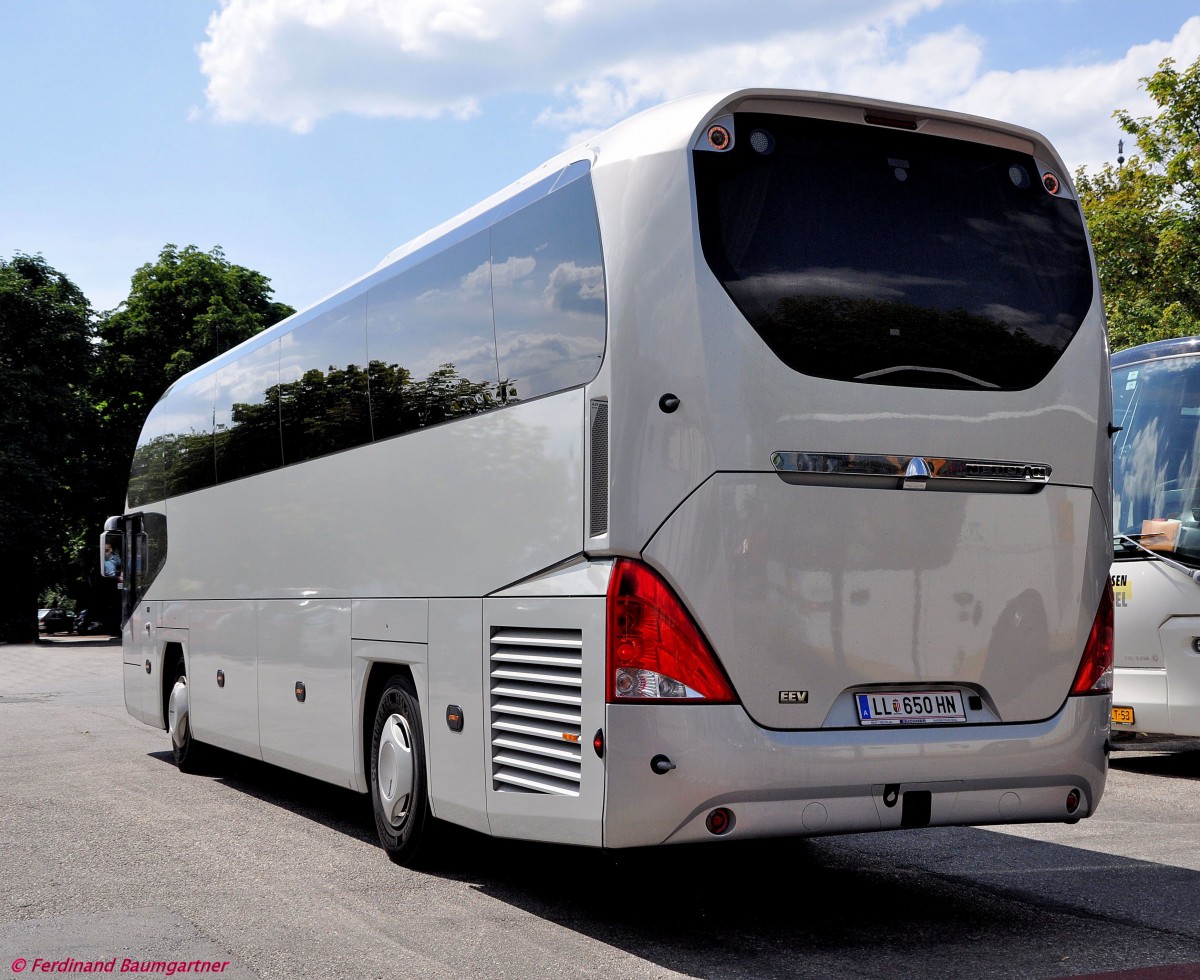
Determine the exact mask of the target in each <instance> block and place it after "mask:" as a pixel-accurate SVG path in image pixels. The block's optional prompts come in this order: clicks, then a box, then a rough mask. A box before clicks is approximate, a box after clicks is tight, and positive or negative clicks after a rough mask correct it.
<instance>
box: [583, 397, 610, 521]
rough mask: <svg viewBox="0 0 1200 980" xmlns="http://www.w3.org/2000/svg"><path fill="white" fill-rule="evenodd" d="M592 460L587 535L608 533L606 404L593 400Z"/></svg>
mask: <svg viewBox="0 0 1200 980" xmlns="http://www.w3.org/2000/svg"><path fill="white" fill-rule="evenodd" d="M591 415H592V420H591V425H592V434H591V447H592V458H591V467H590V470H589V474H588V476H589V486H590V488H591V490H590V493H589V496H588V514H589V520H588V534H589V535H590V536H591V537H593V538H594V537H596V536H597V535H598V534H607V533H608V402H607V401H604V400H603V399H599V398H597V399H593V401H592V404H591Z"/></svg>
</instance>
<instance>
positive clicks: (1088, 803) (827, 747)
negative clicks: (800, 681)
mask: <svg viewBox="0 0 1200 980" xmlns="http://www.w3.org/2000/svg"><path fill="white" fill-rule="evenodd" d="M1111 706H1112V699H1111V698H1110V697H1108V696H1089V697H1072V698H1068V699H1067V701H1066V703H1065V704H1064V705H1063V707H1062V709H1061V710H1060V711H1059V712H1058V714H1056V715H1054V716H1053V717H1052V718H1049V719H1047V720H1046V721H1042V722H1034V723H1029V724H1010V725H977V726H970V727H953V728H951V727H947V728H924V729H916V728H906V729H898V728H888V729H878V728H875V729H849V730H848V729H838V730H828V729H822V730H819V731H772V730H769V729H765V728H760V727H759V726H757V725H755V724H754V722H753V721H751V719H750V718H749V716H748V715H747V714H746V713H745V711H744V710H743V709H742V708H741V707H740V706H739V705H713V706H701V705H641V704H633V705H625V704H619V705H609V706H608V724H607V726H606V746H605V770H606V778H607V786H606V790H607V791H606V793H605V820H604V846H605V847H612V848H621V847H640V846H649V845H654V844H662V843H685V842H694V841H702V840H713V839H715V838H716V837H717V836H718V835H716V834H714V833H712V832H710V831H709V829H708V828H707V826H706V821H707V818H708V816H709V814H710V813H712V811H713V810H715V809H717V808H719V807H723V808H725V809H726V810H727V811H728V812H729V814H730V815H731V821H730V822H731V826H730V829H728V830H727V831H726V832H725V833H724V834H721V835H719V836H720V837H723V838H729V839H736V838H752V837H773V836H817V835H822V834H840V833H856V832H863V831H875V830H892V829H900V828H904V827H934V826H982V825H988V824H1011V823H1042V822H1069V821H1074V820H1078V819H1081V818H1083V817H1087V816H1090V815H1091V814H1092V813H1094V812H1095V810H1096V807H1097V805H1098V804H1099V802H1100V798H1101V796H1102V794H1103V792H1104V785H1105V781H1106V779H1107V775H1108V758H1107V750H1108V732H1109V715H1110V712H1111ZM659 756H661V757H663V759H665V760H667V762H669V763H670V764H671V765H672V766H673V767H674V768H666V767H665V766H664V764H663V762H662V760H658V766H657V768H658V769H662V770H663V771H662V772H658V771H656V768H655V767H654V765H653V763H654V761H655V760H657V757H659ZM1072 806H1074V808H1073V809H1072Z"/></svg>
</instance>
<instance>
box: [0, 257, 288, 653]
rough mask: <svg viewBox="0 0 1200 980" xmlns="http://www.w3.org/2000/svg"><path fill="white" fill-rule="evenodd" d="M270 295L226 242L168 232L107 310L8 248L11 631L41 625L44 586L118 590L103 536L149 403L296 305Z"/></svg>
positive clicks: (1, 370)
mask: <svg viewBox="0 0 1200 980" xmlns="http://www.w3.org/2000/svg"><path fill="white" fill-rule="evenodd" d="M270 296H271V289H270V280H268V279H267V277H266V276H264V275H262V274H261V273H258V272H254V271H252V270H250V269H246V268H243V267H242V266H237V265H233V264H231V263H229V262H228V261H226V259H225V256H224V254H223V253H222V251H221V250H220V249H219V248H214V249H212V250H211V251H209V252H201V251H200V250H199V249H197V248H195V247H194V246H188V247H186V248H183V249H178V248H176V247H175V246H174V245H167V246H166V247H165V248H163V250H162V251H161V252H160V254H159V256H158V260H157V261H156V262H153V263H147V264H146V265H144V266H142V267H141V268H140V269H138V270H137V271H136V272H135V273H134V275H133V279H132V281H131V284H130V293H129V298H128V299H127V300H126V301H125V302H123V303H122V304H121V305H120V306H119V307H117V309H116V310H113V311H111V312H109V313H106V314H104V315H103V316H102V317H100V318H99V319H98V320H97V319H96V317H95V314H94V313H93V311H92V309H91V307H90V306H89V304H88V302H87V300H86V298H85V297H84V295H83V293H82V292H81V291H80V290H79V289H78V287H76V286H75V285H74V284H73V283H72V282H71V281H70V280H69V279H67V278H66V277H65V276H64V275H62V274H61V273H59V272H57V271H56V270H54V269H53V268H51V267H50V266H49V265H48V264H47V263H46V262H45V260H44V259H42V257H41V256H29V255H25V254H21V253H18V254H17V255H15V256H14V257H13V258H12V260H11V261H4V260H0V385H2V386H3V389H2V390H3V391H4V395H5V398H4V408H3V411H2V412H0V474H3V477H4V481H5V482H4V491H3V493H2V494H0V554H4V556H5V562H4V566H3V567H4V571H3V572H2V573H0V641H3V640H9V641H15V642H20V641H29V640H32V639H33V638H34V637H35V636H36V631H37V624H36V619H35V615H34V614H35V610H36V609H37V608H38V606H37V602H38V599H39V597H41V598H42V599H43V600H45V599H47V598H51V597H52V598H53V599H54V604H56V605H61V606H65V607H67V608H71V607H73V606H75V605H77V604H80V603H83V604H86V605H89V606H102V605H104V604H105V603H106V602H110V601H115V598H116V591H115V588H113V587H112V586H111V583H107V582H101V581H98V579H99V577H98V575H97V566H98V548H97V540H98V536H99V532H100V529H101V527H102V526H103V521H104V519H105V517H107V516H108V515H110V514H115V513H120V512H121V511H122V510H123V509H124V503H125V488H126V484H127V482H128V477H129V460H130V457H131V456H132V454H133V448H134V445H135V443H136V440H137V436H138V432H139V431H140V429H141V426H142V423H143V421H144V420H145V417H146V414H147V413H148V411H149V409H150V407H151V406H152V405H153V404H154V402H155V401H156V400H157V399H158V397H159V395H161V394H162V392H163V391H164V390H165V389H166V387H167V385H169V384H170V383H171V382H172V381H174V380H175V379H176V378H178V377H180V376H181V375H183V374H184V373H186V372H187V371H189V370H191V369H192V368H193V367H196V366H197V365H199V364H201V363H202V362H204V361H206V360H208V359H209V358H211V357H214V356H216V355H217V354H220V353H222V352H224V351H225V350H227V349H228V348H230V347H232V346H234V345H235V344H237V343H240V342H241V341H242V340H245V339H246V338H247V337H250V336H251V335H253V334H255V333H257V332H258V331H259V330H262V329H264V328H265V327H268V326H270V325H271V324H272V323H275V322H276V321H278V320H280V319H282V318H283V317H285V316H288V315H290V314H291V313H292V312H293V311H292V309H291V307H289V306H286V305H284V304H282V303H276V302H273V301H272V300H271V298H270Z"/></svg>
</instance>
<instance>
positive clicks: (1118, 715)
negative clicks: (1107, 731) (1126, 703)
mask: <svg viewBox="0 0 1200 980" xmlns="http://www.w3.org/2000/svg"><path fill="white" fill-rule="evenodd" d="M1112 720H1113V724H1114V725H1132V724H1133V709H1132V708H1118V707H1117V706H1116V705H1115V704H1114V705H1113V709H1112Z"/></svg>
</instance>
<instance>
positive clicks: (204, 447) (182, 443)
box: [163, 374, 216, 497]
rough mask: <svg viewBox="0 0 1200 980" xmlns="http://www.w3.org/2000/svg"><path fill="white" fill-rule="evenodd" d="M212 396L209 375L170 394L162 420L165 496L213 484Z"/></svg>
mask: <svg viewBox="0 0 1200 980" xmlns="http://www.w3.org/2000/svg"><path fill="white" fill-rule="evenodd" d="M213 395H214V385H213V376H212V375H211V374H209V375H205V376H203V377H200V378H197V379H196V380H195V381H192V382H190V383H189V384H188V386H187V387H186V388H184V389H183V390H182V391H180V392H178V393H177V394H176V393H174V392H172V395H171V402H170V412H169V414H168V415H167V416H166V418H165V419H164V428H165V431H166V435H165V438H164V445H163V470H164V476H165V480H166V491H167V492H166V495H167V496H168V497H175V496H178V495H179V494H181V493H190V492H191V491H193V490H202V489H204V488H205V487H211V486H212V485H213V484H214V483H215V482H216V460H215V454H214V449H213Z"/></svg>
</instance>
